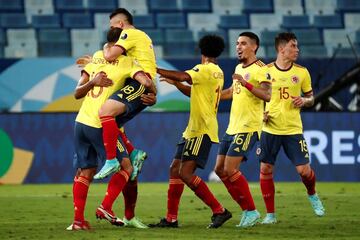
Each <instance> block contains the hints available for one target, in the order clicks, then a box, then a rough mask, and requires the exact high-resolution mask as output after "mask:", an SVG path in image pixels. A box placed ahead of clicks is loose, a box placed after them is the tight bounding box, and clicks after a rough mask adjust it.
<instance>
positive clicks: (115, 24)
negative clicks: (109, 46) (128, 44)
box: [110, 16, 124, 29]
mask: <svg viewBox="0 0 360 240" xmlns="http://www.w3.org/2000/svg"><path fill="white" fill-rule="evenodd" d="M123 27H124V24H123V22H122V21H121V18H120V17H119V16H114V17H113V18H111V19H110V28H111V29H112V28H121V29H122V28H123Z"/></svg>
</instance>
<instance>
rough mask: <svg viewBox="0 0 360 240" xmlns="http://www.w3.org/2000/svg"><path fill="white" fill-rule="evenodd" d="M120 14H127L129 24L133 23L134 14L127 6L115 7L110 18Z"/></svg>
mask: <svg viewBox="0 0 360 240" xmlns="http://www.w3.org/2000/svg"><path fill="white" fill-rule="evenodd" d="M118 14H123V15H125V17H126V19H127V21H128V23H129V24H131V25H133V16H132V15H131V13H130V12H129V11H128V10H126V9H125V8H117V9H115V10H114V11H113V12H112V13H111V14H110V16H109V17H110V19H112V18H113V17H115V16H116V15H118Z"/></svg>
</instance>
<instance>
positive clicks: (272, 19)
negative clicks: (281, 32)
mask: <svg viewBox="0 0 360 240" xmlns="http://www.w3.org/2000/svg"><path fill="white" fill-rule="evenodd" d="M281 21H282V15H277V14H272V13H253V14H250V26H251V28H254V29H260V30H265V29H267V30H278V29H279V27H280V24H281Z"/></svg>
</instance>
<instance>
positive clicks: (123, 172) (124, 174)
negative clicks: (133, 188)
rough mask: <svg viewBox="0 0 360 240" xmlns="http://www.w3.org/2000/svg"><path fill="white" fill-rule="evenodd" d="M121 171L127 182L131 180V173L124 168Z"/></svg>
mask: <svg viewBox="0 0 360 240" xmlns="http://www.w3.org/2000/svg"><path fill="white" fill-rule="evenodd" d="M119 173H120V174H121V175H123V176H124V178H125V180H126V182H127V181H128V180H129V177H130V174H129V173H128V172H127V171H125V170H123V169H122V170H120V172H119Z"/></svg>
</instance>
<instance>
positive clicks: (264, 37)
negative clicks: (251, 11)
mask: <svg viewBox="0 0 360 240" xmlns="http://www.w3.org/2000/svg"><path fill="white" fill-rule="evenodd" d="M279 32H280V31H267V30H266V31H262V32H261V34H260V36H259V37H260V45H265V46H274V45H275V37H276V36H277V35H278V34H279Z"/></svg>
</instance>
